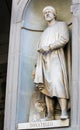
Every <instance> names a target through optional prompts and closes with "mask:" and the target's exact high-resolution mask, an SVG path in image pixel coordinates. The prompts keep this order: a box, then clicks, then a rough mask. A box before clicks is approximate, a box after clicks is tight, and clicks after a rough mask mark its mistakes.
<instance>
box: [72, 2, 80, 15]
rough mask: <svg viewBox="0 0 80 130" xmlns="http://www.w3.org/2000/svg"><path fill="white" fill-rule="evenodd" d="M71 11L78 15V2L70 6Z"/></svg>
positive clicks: (79, 6)
mask: <svg viewBox="0 0 80 130" xmlns="http://www.w3.org/2000/svg"><path fill="white" fill-rule="evenodd" d="M71 12H72V13H73V15H74V16H79V15H80V4H79V3H78V4H74V5H72V6H71Z"/></svg>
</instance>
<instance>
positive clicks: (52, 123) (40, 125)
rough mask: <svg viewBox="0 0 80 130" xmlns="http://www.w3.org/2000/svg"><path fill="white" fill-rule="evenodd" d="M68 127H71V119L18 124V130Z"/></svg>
mask: <svg viewBox="0 0 80 130" xmlns="http://www.w3.org/2000/svg"><path fill="white" fill-rule="evenodd" d="M68 126H69V119H66V120H53V121H42V122H30V123H19V124H18V130H24V129H38V128H54V127H68Z"/></svg>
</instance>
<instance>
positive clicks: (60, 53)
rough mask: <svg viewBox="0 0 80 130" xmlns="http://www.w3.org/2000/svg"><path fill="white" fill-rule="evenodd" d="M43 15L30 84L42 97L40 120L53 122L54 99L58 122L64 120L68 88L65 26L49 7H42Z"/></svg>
mask: <svg viewBox="0 0 80 130" xmlns="http://www.w3.org/2000/svg"><path fill="white" fill-rule="evenodd" d="M43 15H44V18H45V20H46V21H47V23H48V27H47V28H46V29H45V30H44V32H43V33H42V35H41V37H40V40H39V43H38V49H37V52H38V59H37V65H36V68H35V73H34V74H33V78H34V83H35V84H36V86H37V87H39V90H40V92H41V93H43V94H44V95H45V101H46V107H47V117H45V118H44V120H53V119H54V114H55V113H54V105H55V104H54V100H55V98H54V97H57V99H58V102H59V104H60V108H61V116H60V119H67V118H68V113H67V104H68V99H69V92H68V91H69V88H68V87H69V86H68V78H67V70H66V62H65V56H64V46H65V45H66V44H67V43H68V41H69V32H68V27H67V24H66V23H65V22H61V21H57V20H56V10H55V8H54V7H52V6H47V7H45V8H44V9H43Z"/></svg>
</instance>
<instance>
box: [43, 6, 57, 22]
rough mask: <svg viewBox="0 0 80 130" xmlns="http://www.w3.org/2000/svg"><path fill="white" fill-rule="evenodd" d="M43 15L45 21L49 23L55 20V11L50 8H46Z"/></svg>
mask: <svg viewBox="0 0 80 130" xmlns="http://www.w3.org/2000/svg"><path fill="white" fill-rule="evenodd" d="M43 15H44V17H45V20H46V21H51V20H52V19H55V18H56V10H55V8H54V7H52V6H46V7H45V8H44V9H43Z"/></svg>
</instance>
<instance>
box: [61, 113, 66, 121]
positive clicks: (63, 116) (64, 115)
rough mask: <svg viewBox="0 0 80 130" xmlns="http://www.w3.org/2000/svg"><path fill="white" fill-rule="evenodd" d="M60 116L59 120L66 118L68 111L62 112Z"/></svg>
mask: <svg viewBox="0 0 80 130" xmlns="http://www.w3.org/2000/svg"><path fill="white" fill-rule="evenodd" d="M60 118H61V120H66V119H68V113H67V112H64V113H62V114H61V117H60Z"/></svg>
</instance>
